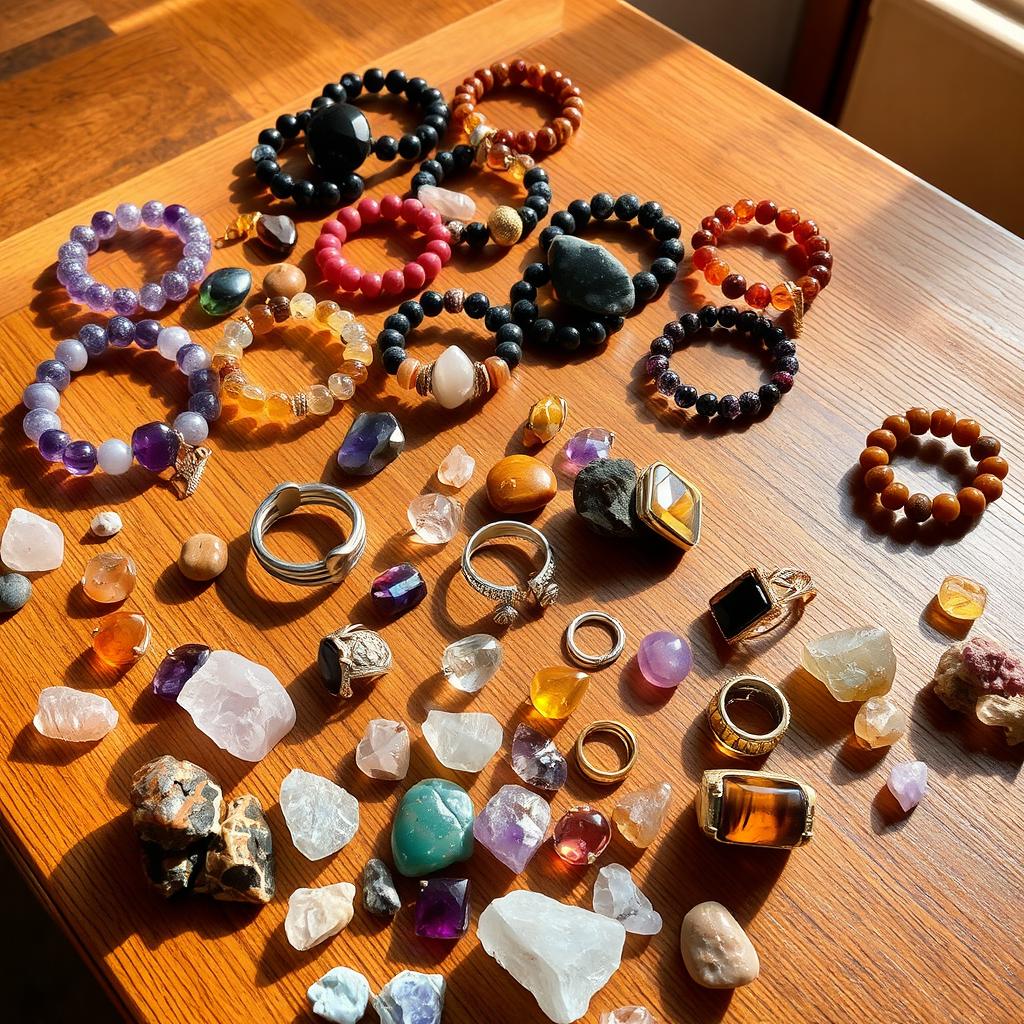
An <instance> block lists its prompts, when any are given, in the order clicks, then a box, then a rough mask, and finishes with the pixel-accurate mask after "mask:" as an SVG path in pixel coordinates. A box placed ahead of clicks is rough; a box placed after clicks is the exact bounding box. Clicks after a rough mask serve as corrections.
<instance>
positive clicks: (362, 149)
mask: <svg viewBox="0 0 1024 1024" xmlns="http://www.w3.org/2000/svg"><path fill="white" fill-rule="evenodd" d="M364 90H365V91H366V92H367V93H371V94H373V93H379V92H381V91H382V90H386V91H387V92H388V93H390V94H391V95H393V96H399V95H402V94H404V95H405V98H406V100H407V101H408V102H409V104H410V106H412V107H413V108H415V109H417V110H418V111H419V112H420V115H421V116H422V121H421V122H420V124H419V125H418V126H417V127H416V128H415V129H413V131H411V132H407V133H406V134H405V135H403V136H402V137H401V138H400V139H395V138H394V136H391V135H381V136H379V137H377V138H374V137H373V135H372V132H371V129H370V122H369V120H368V119H367V117H366V115H365V114H364V113H363V112H362V111H361V110H359V109H358V108H357V107H356V106H354V101H355V100H357V99H358V98H359V97H360V96H361V95H362V93H363V91H364ZM450 116H451V112H450V110H449V109H448V104H447V103H445V102H444V97H443V95H442V94H441V92H440V90H438V89H434V88H431V86H429V85H428V84H427V82H426V81H425V80H424V79H422V78H407V77H406V74H405V72H404V71H399V70H398V69H393V70H391V71H389V72H387V74H385V73H384V72H383V71H382V70H381V69H380V68H370V69H369V70H367V71H366V73H365V74H363V75H358V74H355V73H354V72H348V73H346V74H344V75H342V76H341V79H340V81H338V82H330V83H328V84H327V85H325V86H324V88H323V92H322V93H321V95H319V96H318V97H317V98H316V99H315V100H313V102H312V104H311V106H310V109H308V110H302V111H299V113H297V114H282V115H281V116H280V117H279V118H278V119H277V121H276V122H275V125H274V127H273V128H264V129H263V130H262V131H261V132H260V134H259V137H258V138H257V145H256V147H255V148H254V149H253V151H252V154H251V156H252V161H253V164H254V165H255V170H256V177H257V178H258V179H259V180H260V181H261V182H262V183H263V184H264V185H266V186H268V187H269V189H270V191H271V192H272V193H273V194H274V195H275V196H276V197H277V198H278V199H293V200H294V201H295V204H296V205H297V206H299V207H300V208H307V207H314V206H315V207H321V208H333V207H337V206H340V205H341V204H342V203H351V202H354V201H355V200H356V199H358V198H359V197H360V196H361V195H362V194H363V189H364V187H365V182H364V181H363V178H362V177H361V176H360V175H358V174H356V173H355V171H356V169H357V168H359V167H361V166H362V164H363V163H364V162H365V161H366V160H367V158H368V157H369V156H370V155H371V153H372V154H373V155H374V156H376V157H377V159H378V160H381V161H383V162H385V163H389V162H390V161H392V160H394V159H395V158H396V157H401V158H402V159H403V160H418V159H420V158H421V157H423V156H425V155H426V154H427V153H429V152H430V151H431V150H432V149H433V148H434V147H435V146H436V145H437V144H438V142H439V141H440V140H441V139H442V138H443V137H444V134H445V132H446V131H447V130H448V120H449V118H450ZM300 133H302V134H304V135H305V140H306V154H307V156H308V157H309V161H310V163H311V164H312V165H313V166H314V167H315V168H316V169H317V170H318V171H319V172H320V176H321V180H320V181H311V180H308V179H304V178H298V179H296V178H293V177H292V175H290V174H287V173H285V172H284V171H282V170H281V167H280V164H279V163H278V160H277V158H278V156H279V155H280V153H281V152H282V151H283V150H284V148H285V146H286V144H287V143H288V142H289V141H290V140H292V139H295V138H296V137H297V136H298V135H299V134H300Z"/></svg>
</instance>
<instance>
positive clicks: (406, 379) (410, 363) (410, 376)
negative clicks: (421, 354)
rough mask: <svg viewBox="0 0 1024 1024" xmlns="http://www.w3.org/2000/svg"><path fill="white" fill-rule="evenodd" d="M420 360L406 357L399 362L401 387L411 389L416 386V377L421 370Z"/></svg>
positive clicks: (398, 375) (398, 374) (399, 384)
mask: <svg viewBox="0 0 1024 1024" xmlns="http://www.w3.org/2000/svg"><path fill="white" fill-rule="evenodd" d="M420 365H421V364H420V361H419V360H418V359H413V358H411V357H406V358H405V359H403V360H402V362H401V363H399V366H398V373H397V374H396V376H397V377H398V386H399V387H400V388H406V389H407V390H410V389H412V388H414V387H416V378H417V376H419V372H420Z"/></svg>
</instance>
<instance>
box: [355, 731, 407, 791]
mask: <svg viewBox="0 0 1024 1024" xmlns="http://www.w3.org/2000/svg"><path fill="white" fill-rule="evenodd" d="M356 767H357V768H358V769H359V770H360V771H361V772H362V773H363V774H364V775H369V776H370V778H371V779H388V780H390V781H392V782H394V781H396V780H398V779H404V778H405V776H406V775H407V774H408V773H409V730H408V729H407V728H406V727H405V725H403V723H401V722H393V721H392V720H391V719H390V718H374V719H371V720H370V721H369V722H367V723H366V732H364V733H363V738H362V739H361V740H360V741H359V743H358V744H357V745H356Z"/></svg>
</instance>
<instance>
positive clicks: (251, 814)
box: [196, 793, 277, 903]
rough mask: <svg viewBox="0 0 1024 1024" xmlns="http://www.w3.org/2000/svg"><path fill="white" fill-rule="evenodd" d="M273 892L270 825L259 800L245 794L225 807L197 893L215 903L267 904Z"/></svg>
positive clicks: (272, 848)
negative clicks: (210, 898)
mask: <svg viewBox="0 0 1024 1024" xmlns="http://www.w3.org/2000/svg"><path fill="white" fill-rule="evenodd" d="M276 891H277V881H276V878H275V874H274V842H273V839H272V838H271V835H270V825H268V824H267V819H266V818H265V817H264V816H263V808H262V807H261V806H260V802H259V800H257V799H256V797H254V796H252V795H251V794H248V793H247V794H245V795H244V796H240V797H236V798H235V799H234V800H232V801H230V803H228V805H227V807H226V808H225V810H224V821H223V823H222V824H221V830H220V834H219V835H216V836H214V838H213V840H212V841H211V843H210V845H209V847H208V848H207V851H206V862H205V865H204V867H203V871H202V872H201V874H200V875H199V878H198V879H197V881H196V892H203V893H206V894H207V895H209V896H212V897H213V898H214V899H215V900H236V901H241V902H244V903H269V902H270V901H271V900H272V899H273V898H274V893H275V892H276Z"/></svg>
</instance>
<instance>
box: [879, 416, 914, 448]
mask: <svg viewBox="0 0 1024 1024" xmlns="http://www.w3.org/2000/svg"><path fill="white" fill-rule="evenodd" d="M882 429H883V430H888V431H889V433H891V434H893V435H894V436H895V438H896V443H897V444H900V443H901V442H903V441H906V439H907V438H908V437H910V421H909V420H908V419H907V417H906V416H886V417H885V419H884V420H883V421H882Z"/></svg>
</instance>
